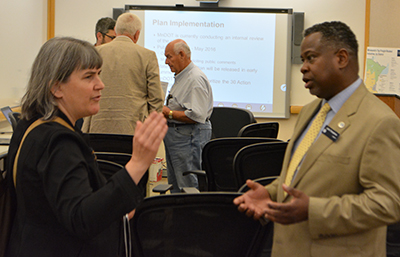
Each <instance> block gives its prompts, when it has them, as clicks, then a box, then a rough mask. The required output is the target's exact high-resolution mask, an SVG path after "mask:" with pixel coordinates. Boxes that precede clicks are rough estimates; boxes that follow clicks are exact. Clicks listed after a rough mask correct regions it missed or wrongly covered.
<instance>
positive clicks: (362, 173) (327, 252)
mask: <svg viewBox="0 0 400 257" xmlns="http://www.w3.org/2000/svg"><path fill="white" fill-rule="evenodd" d="M357 52H358V44H357V40H356V38H355V35H354V33H353V32H352V31H351V30H350V28H349V27H348V26H347V25H345V24H343V23H341V22H325V23H321V24H317V25H314V26H313V27H311V28H308V29H307V30H306V31H305V38H304V40H303V43H302V45H301V57H302V59H303V66H302V67H301V72H302V73H303V81H304V82H305V88H307V89H309V90H310V93H311V94H313V95H316V96H317V97H319V98H320V99H317V100H315V101H313V102H311V103H310V104H308V105H306V106H304V108H303V109H302V110H301V112H300V114H299V117H298V120H297V123H296V126H295V129H294V133H293V136H292V138H291V140H290V142H289V145H288V147H287V150H286V155H285V159H284V162H283V167H282V172H281V175H280V176H279V178H278V179H276V180H275V181H274V182H273V183H272V184H270V185H268V186H266V187H265V188H264V187H263V186H261V185H260V184H257V183H255V182H253V181H250V180H249V181H248V182H247V185H248V186H249V187H250V188H251V190H250V191H248V192H247V193H246V194H244V195H243V196H240V197H238V198H236V199H235V200H234V203H235V204H236V205H238V206H239V207H238V209H239V210H240V211H243V212H246V214H247V215H248V216H252V217H253V218H255V219H260V218H262V219H264V218H266V219H269V220H271V221H273V222H275V227H274V242H273V247H272V256H280V257H285V256H297V257H302V256H304V257H310V256H324V257H330V256H332V257H333V256H335V257H337V256H341V257H344V256H370V257H385V256H386V227H387V225H388V224H390V223H395V222H396V221H398V220H399V219H400V168H399V167H400V120H399V118H398V117H397V116H396V115H395V114H394V112H393V111H392V110H390V108H389V107H388V106H387V105H386V104H384V103H383V102H382V101H381V100H379V99H378V98H377V97H376V96H374V95H373V94H371V93H370V92H369V91H368V90H367V89H366V88H365V86H364V84H363V83H362V80H361V79H360V78H359V77H358V71H359V67H358V56H357ZM325 103H328V104H329V105H330V107H331V109H330V111H329V112H328V114H327V116H326V119H325V122H324V123H323V125H322V128H321V130H320V133H319V136H318V137H317V138H316V139H315V141H314V142H313V143H312V145H311V146H310V147H309V148H308V151H307V152H306V154H305V156H304V157H303V159H302V161H301V162H300V164H299V165H298V166H297V168H296V170H295V173H294V176H290V175H289V176H290V178H292V179H289V180H288V182H286V184H285V179H286V177H287V175H288V166H289V164H290V162H291V158H292V157H293V156H294V155H295V152H296V151H297V149H298V148H299V146H300V144H301V143H302V141H303V139H304V138H306V134H307V132H308V130H309V128H310V124H311V123H312V122H313V119H314V117H315V116H316V113H317V112H318V111H319V109H320V108H321V106H322V105H323V104H325Z"/></svg>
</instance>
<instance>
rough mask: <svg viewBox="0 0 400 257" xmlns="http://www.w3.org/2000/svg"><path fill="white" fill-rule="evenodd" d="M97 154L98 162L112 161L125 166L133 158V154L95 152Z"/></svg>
mask: <svg viewBox="0 0 400 257" xmlns="http://www.w3.org/2000/svg"><path fill="white" fill-rule="evenodd" d="M95 154H96V157H97V159H98V160H99V159H100V160H106V161H111V162H115V163H118V164H120V165H123V166H125V165H126V164H127V163H128V161H129V160H130V159H131V157H132V154H128V153H110V152H95Z"/></svg>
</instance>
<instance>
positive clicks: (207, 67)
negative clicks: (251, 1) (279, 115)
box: [144, 11, 275, 112]
mask: <svg viewBox="0 0 400 257" xmlns="http://www.w3.org/2000/svg"><path fill="white" fill-rule="evenodd" d="M145 24H146V28H145V30H144V31H145V35H144V36H145V37H144V40H145V41H144V44H145V47H146V48H149V49H152V50H154V51H155V52H156V53H157V56H158V59H159V64H160V75H161V81H166V82H169V83H170V85H172V84H173V74H172V73H171V71H170V70H169V67H168V66H167V65H165V64H164V63H165V57H164V49H165V46H166V44H167V43H168V42H170V41H171V39H176V38H182V39H184V40H185V41H186V42H187V43H188V45H189V46H190V48H191V51H192V61H193V62H194V63H195V64H196V65H197V66H199V67H200V68H201V69H202V70H203V72H204V73H205V74H206V75H207V77H208V79H209V80H210V83H211V85H212V89H213V94H214V100H215V105H224V106H232V105H233V106H234V105H237V106H238V107H242V108H249V109H252V108H257V109H260V108H262V109H263V110H265V111H269V112H271V111H272V103H273V102H272V101H273V77H274V74H273V64H274V42H275V38H274V35H275V14H269V15H265V14H258V13H252V14H248V13H236V14H234V15H233V14H232V13H218V15H215V14H213V13H201V12H185V11H181V12H174V15H173V16H172V15H171V14H170V13H168V12H159V11H147V12H146V13H145ZM238 49H241V50H240V51H238ZM255 49H256V50H255ZM250 53H252V55H249V54H250ZM253 54H257V55H256V56H254V55H253ZM255 91H257V92H258V95H256V96H255V95H254V92H255Z"/></svg>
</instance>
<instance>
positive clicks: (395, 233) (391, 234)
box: [386, 222, 400, 257]
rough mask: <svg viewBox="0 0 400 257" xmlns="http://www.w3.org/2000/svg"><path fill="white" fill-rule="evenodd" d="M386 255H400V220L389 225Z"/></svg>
mask: <svg viewBox="0 0 400 257" xmlns="http://www.w3.org/2000/svg"><path fill="white" fill-rule="evenodd" d="M386 256H387V257H399V256H400V222H398V223H395V224H392V225H389V226H388V227H387V236H386Z"/></svg>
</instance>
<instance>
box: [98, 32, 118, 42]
mask: <svg viewBox="0 0 400 257" xmlns="http://www.w3.org/2000/svg"><path fill="white" fill-rule="evenodd" d="M100 33H101V34H102V35H103V36H106V37H109V38H111V40H113V39H114V38H115V36H110V35H107V34H106V33H103V32H100Z"/></svg>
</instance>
